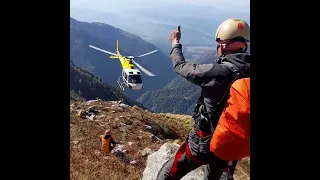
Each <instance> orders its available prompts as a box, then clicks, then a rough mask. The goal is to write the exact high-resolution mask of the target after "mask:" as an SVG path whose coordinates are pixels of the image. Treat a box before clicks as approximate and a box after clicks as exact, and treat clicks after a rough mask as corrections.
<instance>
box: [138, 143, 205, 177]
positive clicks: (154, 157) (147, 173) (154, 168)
mask: <svg viewBox="0 0 320 180" xmlns="http://www.w3.org/2000/svg"><path fill="white" fill-rule="evenodd" d="M178 149H179V145H177V144H173V143H165V144H163V145H162V146H161V147H160V149H159V150H158V151H156V152H154V153H152V154H151V155H149V156H148V158H147V165H146V168H145V169H144V171H143V177H142V180H155V179H156V177H157V174H158V172H159V170H160V168H161V167H162V165H163V164H164V163H165V162H166V161H168V160H169V159H170V158H171V157H173V156H174V155H175V153H176V151H177V150H178ZM190 179H193V180H203V179H204V172H203V168H202V167H199V168H197V169H195V170H193V171H191V172H189V173H188V174H186V175H185V176H184V177H183V178H182V179H181V180H190Z"/></svg>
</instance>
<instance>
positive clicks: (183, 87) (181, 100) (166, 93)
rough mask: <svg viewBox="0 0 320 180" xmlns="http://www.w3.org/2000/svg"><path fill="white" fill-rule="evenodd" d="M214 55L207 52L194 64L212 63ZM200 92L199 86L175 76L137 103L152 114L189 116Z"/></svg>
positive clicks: (146, 94)
mask: <svg viewBox="0 0 320 180" xmlns="http://www.w3.org/2000/svg"><path fill="white" fill-rule="evenodd" d="M215 55H216V52H215V51H210V52H207V53H205V54H203V55H201V56H199V57H198V58H197V59H195V60H194V63H213V59H214V57H215ZM172 71H173V70H172ZM200 92H201V88H200V87H199V86H197V85H194V84H192V83H191V82H189V81H188V80H186V79H184V78H182V77H181V76H177V77H176V78H174V79H173V80H172V81H171V82H170V83H169V84H168V85H166V86H165V87H164V88H161V89H159V90H155V91H147V92H146V93H144V94H143V95H141V96H140V97H139V98H138V99H137V101H138V102H140V103H142V104H143V105H144V106H145V107H146V108H148V109H150V110H152V111H153V112H170V113H179V114H189V115H190V114H191V113H192V112H193V108H194V105H195V103H196V101H197V99H198V97H199V96H200Z"/></svg>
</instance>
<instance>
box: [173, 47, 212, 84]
mask: <svg viewBox="0 0 320 180" xmlns="http://www.w3.org/2000/svg"><path fill="white" fill-rule="evenodd" d="M170 57H171V60H172V64H173V68H174V71H175V72H176V73H178V74H179V75H181V76H182V77H184V78H186V79H187V80H189V81H190V82H192V83H194V84H196V85H199V86H201V85H202V84H203V83H205V82H206V81H207V80H208V78H209V77H210V76H213V73H212V72H211V70H213V66H214V64H194V63H189V62H186V61H185V59H184V57H183V53H182V45H181V44H180V43H178V44H175V45H173V46H172V49H171V52H170Z"/></svg>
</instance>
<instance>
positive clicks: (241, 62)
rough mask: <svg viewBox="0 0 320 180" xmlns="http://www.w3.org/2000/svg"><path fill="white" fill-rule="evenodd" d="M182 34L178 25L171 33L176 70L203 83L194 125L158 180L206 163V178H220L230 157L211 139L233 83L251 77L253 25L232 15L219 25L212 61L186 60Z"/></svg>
mask: <svg viewBox="0 0 320 180" xmlns="http://www.w3.org/2000/svg"><path fill="white" fill-rule="evenodd" d="M180 38H181V28H180V26H178V30H176V31H172V32H171V33H170V35H169V40H170V41H171V45H172V49H171V52H170V57H171V60H172V63H173V68H174V71H175V72H176V73H177V74H179V75H181V76H182V77H184V78H185V79H187V80H189V81H190V82H192V83H193V84H195V85H198V86H200V87H201V95H200V97H199V99H198V102H197V103H196V106H195V109H194V115H193V120H194V122H195V124H194V127H193V129H192V130H191V131H190V132H189V134H188V137H187V138H186V141H185V142H184V143H183V144H182V145H181V147H180V148H179V150H178V151H177V152H176V154H175V156H174V157H173V158H171V159H170V160H168V161H167V162H166V163H165V164H164V165H163V166H162V168H161V169H160V171H159V173H158V175H157V180H175V179H181V178H182V177H183V176H185V175H186V174H187V173H189V172H190V171H192V170H194V169H196V168H198V167H199V166H201V165H205V178H204V179H206V180H208V179H210V180H219V179H220V178H222V173H223V170H224V169H225V168H226V167H227V161H226V160H222V159H220V158H219V157H217V156H216V155H215V154H214V153H213V152H212V151H211V149H210V142H211V139H212V134H213V132H214V130H215V128H216V126H217V124H218V122H219V119H220V115H221V114H222V112H223V109H224V106H225V105H226V102H227V100H226V99H225V98H224V97H225V94H227V92H228V89H229V88H230V86H231V84H232V83H233V82H235V81H236V80H237V79H240V78H250V55H249V54H247V53H246V52H247V48H248V42H249V40H250V29H249V25H248V24H247V23H246V22H245V21H244V20H242V19H234V18H232V19H228V20H226V21H224V22H223V23H222V24H221V25H220V26H219V27H218V29H217V31H216V36H215V40H216V42H217V54H218V58H217V59H216V60H215V61H216V62H213V63H211V64H194V63H188V62H186V61H185V58H184V57H183V53H182V45H181V44H180V42H179V41H180ZM234 151H237V149H234ZM232 160H236V159H232Z"/></svg>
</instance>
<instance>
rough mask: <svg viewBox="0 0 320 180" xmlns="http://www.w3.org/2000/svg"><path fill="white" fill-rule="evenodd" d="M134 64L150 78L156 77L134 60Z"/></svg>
mask: <svg viewBox="0 0 320 180" xmlns="http://www.w3.org/2000/svg"><path fill="white" fill-rule="evenodd" d="M132 62H133V63H134V64H135V65H136V66H137V67H138V68H139V69H140V70H141V71H142V72H144V73H145V74H146V75H148V76H156V75H154V74H152V73H151V72H150V71H148V70H146V69H145V68H144V67H142V66H141V65H140V64H138V63H137V62H135V61H134V60H132Z"/></svg>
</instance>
